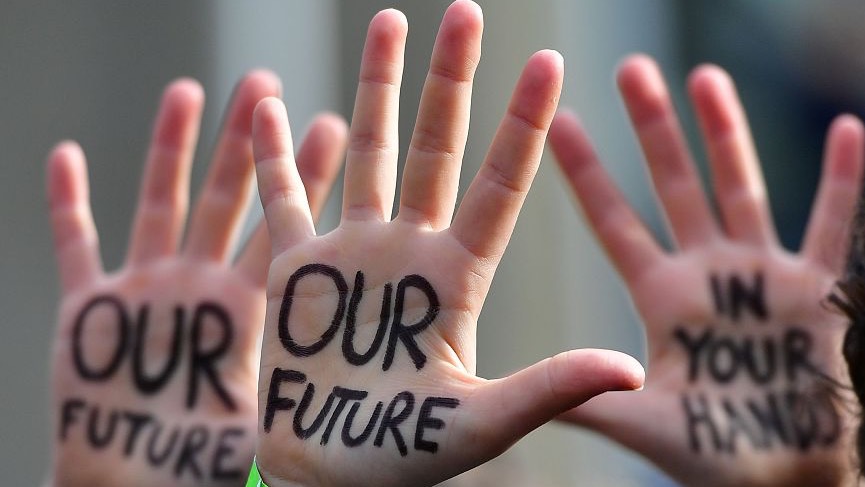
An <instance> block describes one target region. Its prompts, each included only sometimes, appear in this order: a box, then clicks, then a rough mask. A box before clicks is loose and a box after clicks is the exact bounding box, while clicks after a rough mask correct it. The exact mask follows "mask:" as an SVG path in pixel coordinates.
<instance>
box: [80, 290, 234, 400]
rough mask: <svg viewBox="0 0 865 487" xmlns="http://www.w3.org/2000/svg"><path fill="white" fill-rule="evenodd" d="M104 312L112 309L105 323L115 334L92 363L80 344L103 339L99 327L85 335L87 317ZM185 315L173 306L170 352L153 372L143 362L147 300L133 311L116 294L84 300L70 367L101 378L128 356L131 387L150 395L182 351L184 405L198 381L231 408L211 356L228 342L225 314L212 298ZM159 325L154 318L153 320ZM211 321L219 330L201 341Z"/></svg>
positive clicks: (229, 325) (94, 379)
mask: <svg viewBox="0 0 865 487" xmlns="http://www.w3.org/2000/svg"><path fill="white" fill-rule="evenodd" d="M100 310H102V313H100V314H99V315H98V316H96V317H94V313H98V312H99V311H100ZM105 312H108V313H111V314H112V315H113V319H112V320H111V323H112V324H113V325H114V326H115V327H116V329H117V333H115V334H114V336H115V337H116V339H115V341H114V344H113V351H112V353H111V354H110V358H109V360H108V361H107V362H106V363H102V364H98V363H94V362H95V361H94V360H92V359H88V357H87V356H86V354H85V352H84V344H85V343H87V342H88V341H90V342H101V341H104V340H105V336H106V334H105V333H102V332H99V336H98V337H92V338H89V337H88V329H89V327H90V326H92V325H91V323H93V322H95V321H96V320H101V319H104V316H105V314H104V313H105ZM191 315H192V316H191V317H188V316H187V311H186V309H185V308H183V307H182V306H176V307H175V308H174V323H173V325H174V327H173V331H172V338H171V342H170V343H171V345H170V354H169V356H168V360H167V361H165V363H164V364H163V365H162V367H161V370H158V371H156V372H153V369H154V368H153V366H152V364H148V363H146V362H147V360H146V357H147V355H148V354H147V340H146V337H147V329H148V327H149V326H150V320H149V319H148V318H149V316H150V305H148V304H144V305H142V306H140V307H139V308H138V310H137V312H135V314H134V315H133V314H132V313H131V312H130V310H129V309H127V307H126V305H125V304H124V303H123V302H122V301H121V300H120V299H118V298H116V297H114V296H110V295H104V296H97V297H95V298H93V299H91V300H90V301H89V302H88V303H87V304H86V305H85V306H84V308H83V309H82V310H81V312H80V313H79V314H78V316H77V317H76V319H75V323H74V324H73V327H72V359H73V362H74V365H75V370H76V371H77V372H78V375H79V376H80V377H81V378H82V379H84V380H87V381H92V382H102V381H107V380H109V379H110V378H112V377H113V376H114V375H115V374H116V373H117V372H118V370H119V369H120V366H121V365H122V364H123V362H124V360H128V361H129V362H130V370H131V372H132V380H133V384H135V388H136V389H137V390H138V391H139V392H141V393H142V394H145V395H153V394H156V393H158V392H159V391H161V390H162V389H163V388H164V387H165V386H166V385H167V384H168V382H169V381H170V379H171V377H172V376H173V375H174V374H175V372H177V371H178V370H181V367H180V362H181V360H182V358H183V357H184V354H185V356H186V357H188V360H189V367H188V370H189V372H188V376H187V380H188V383H189V387H188V388H187V394H186V407H187V409H193V408H194V407H195V405H196V403H197V401H198V396H199V393H200V384H201V383H204V382H209V383H210V386H211V387H212V388H213V391H214V392H215V393H216V395H217V397H219V399H220V401H222V403H223V405H224V406H225V407H226V408H227V409H228V410H230V411H234V410H235V409H236V406H235V404H234V400H233V399H232V398H231V396H230V395H229V394H228V391H227V390H226V389H225V386H224V385H223V384H222V380H221V379H220V377H219V374H218V373H217V368H216V364H217V362H218V361H219V360H220V359H221V358H222V357H223V356H224V355H225V354H226V352H228V348H229V346H230V345H231V341H232V337H233V326H232V323H231V318H230V317H229V315H228V313H227V312H226V311H225V309H224V308H223V307H222V306H220V305H219V304H216V303H213V302H203V303H200V304H198V305H197V306H196V307H195V309H194V311H193V312H192V313H191ZM164 325H165V324H163V323H159V324H158V325H157V326H164ZM214 325H215V326H216V327H217V329H218V331H219V337H218V340H217V341H216V342H215V344H214V345H211V346H209V347H206V346H205V344H204V341H205V340H204V330H205V327H213V326H214ZM93 333H96V332H95V331H94V332H93ZM207 342H208V343H210V342H212V337H210V336H208V339H207ZM148 371H151V372H148Z"/></svg>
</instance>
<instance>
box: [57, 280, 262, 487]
mask: <svg viewBox="0 0 865 487" xmlns="http://www.w3.org/2000/svg"><path fill="white" fill-rule="evenodd" d="M150 307H151V305H149V304H144V305H142V306H140V307H138V308H137V309H135V310H130V309H129V308H128V307H127V305H126V303H124V302H123V301H122V300H121V299H119V298H118V297H116V296H112V295H101V296H97V297H95V298H93V299H91V300H90V301H89V302H88V303H87V304H85V305H84V307H83V308H82V310H81V311H80V312H79V314H78V316H77V317H76V319H75V322H74V323H73V326H72V365H73V366H74V370H75V372H76V373H77V374H78V377H79V378H81V379H82V380H83V381H85V382H91V383H104V382H107V381H109V380H111V379H112V378H115V377H117V376H118V374H122V373H123V372H124V371H125V370H126V369H128V373H129V374H130V375H129V376H128V378H124V379H123V380H125V381H127V383H131V384H132V385H133V386H134V387H135V390H136V391H137V392H138V393H139V394H141V396H145V397H149V396H158V395H160V394H161V393H162V392H163V390H164V389H165V387H166V386H168V385H169V383H171V380H172V378H174V377H175V376H176V375H177V374H178V373H180V374H183V373H184V371H185V377H182V379H185V384H186V395H185V400H183V401H182V403H181V404H179V405H178V406H179V408H178V413H180V412H182V411H183V410H184V409H185V410H187V411H192V410H194V409H196V408H197V407H198V404H199V399H200V396H201V395H202V393H203V390H204V391H206V390H210V391H211V392H212V393H213V395H214V398H215V399H217V400H218V401H219V403H221V404H222V406H223V407H224V409H225V410H227V411H235V410H236V406H235V402H234V399H233V398H232V397H231V396H230V395H229V394H228V391H227V389H226V388H225V386H224V385H223V382H222V378H221V377H220V376H219V373H218V368H217V364H218V362H219V361H220V360H221V359H223V358H224V356H225V354H226V353H227V352H228V349H229V347H230V345H231V342H232V339H233V334H234V325H233V323H232V322H231V319H230V317H229V314H228V312H227V311H226V310H225V308H223V307H222V306H220V305H219V304H217V303H213V302H203V303H199V304H198V305H196V306H195V307H194V308H193V309H192V310H191V312H188V311H189V310H187V309H186V308H184V307H183V306H175V307H174V309H173V311H174V320H173V323H153V324H152V328H151V323H150ZM133 311H134V312H133ZM106 325H107V326H110V327H113V329H114V330H115V332H114V333H107V334H106V333H104V332H102V331H101V330H100V329H99V328H104V326H106ZM171 325H173V326H172V327H171V328H169V326H171ZM97 327H99V328H97ZM148 329H151V332H150V334H153V335H157V334H158V333H159V331H156V330H159V329H161V330H171V333H170V335H168V336H170V340H167V342H166V343H165V344H164V345H162V344H160V345H159V348H162V347H163V346H164V347H166V349H165V352H166V353H165V355H166V358H164V359H157V360H154V359H153V357H155V356H160V354H158V353H150V354H149V353H148V339H147V337H148V335H149V333H148ZM205 336H206V337H207V339H205ZM112 337H113V338H112ZM156 341H157V340H153V342H156ZM87 344H105V345H107V350H108V354H107V359H106V358H104V357H103V358H98V357H97V358H94V357H92V356H88V353H87V351H88V350H89V347H88V346H86V345H87ZM90 346H91V347H92V345H90ZM150 346H153V345H152V344H151V345H150ZM99 355H104V354H99ZM184 361H186V362H188V365H186V366H185V367H184V366H183V364H182V362H184ZM153 362H155V363H153ZM124 364H126V365H127V367H126V368H124V367H123V366H124ZM208 385H209V386H210V387H209V388H208V389H205V388H206V387H207V386H208ZM107 387H111V388H112V389H111V390H114V389H115V388H116V386H107ZM109 392H110V391H109ZM109 395H110V394H109ZM141 400H142V399H137V400H136V402H140V401H141ZM73 435H74V437H75V438H76V439H78V440H79V441H81V442H83V443H84V444H86V445H89V446H90V447H91V448H93V449H94V450H106V449H109V448H110V449H113V450H116V451H119V452H121V453H122V455H123V457H124V458H131V457H135V458H137V459H141V460H143V461H145V462H146V463H147V465H149V466H150V467H151V468H161V469H168V470H170V472H171V474H173V475H174V476H175V477H177V478H192V479H196V480H203V479H209V480H237V481H240V480H242V477H243V474H244V467H245V466H246V463H247V462H248V461H249V459H248V456H249V454H248V452H246V451H243V448H242V445H244V444H248V440H246V439H245V438H244V437H245V436H246V429H245V428H240V427H231V426H229V427H222V428H216V427H213V426H210V425H207V424H192V423H191V422H189V421H184V422H181V423H174V422H173V421H170V420H165V418H160V417H159V416H158V415H157V414H154V412H153V411H147V410H143V411H141V410H139V411H136V410H130V409H116V408H108V407H105V406H103V405H100V404H99V403H98V401H93V400H85V399H84V398H81V397H68V398H65V399H64V400H63V402H62V404H61V406H60V440H61V441H67V439H68V438H69V437H72V436H73Z"/></svg>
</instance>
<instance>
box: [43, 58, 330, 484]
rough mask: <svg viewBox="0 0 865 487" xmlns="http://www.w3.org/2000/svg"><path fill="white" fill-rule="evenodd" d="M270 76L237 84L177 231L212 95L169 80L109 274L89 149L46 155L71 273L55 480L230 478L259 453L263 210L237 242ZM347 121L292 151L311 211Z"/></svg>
mask: <svg viewBox="0 0 865 487" xmlns="http://www.w3.org/2000/svg"><path fill="white" fill-rule="evenodd" d="M279 92H280V83H279V80H278V79H277V78H276V76H275V75H273V74H271V73H269V72H265V71H256V72H252V73H250V74H249V75H247V76H246V77H245V78H244V79H243V80H242V81H241V82H240V83H239V84H238V86H237V88H236V91H235V95H234V100H233V102H232V103H231V105H230V107H229V109H228V112H227V115H226V119H225V121H224V125H223V130H222V135H221V138H220V140H219V144H218V145H217V148H216V151H215V154H214V158H213V162H212V164H211V168H210V170H209V172H208V176H207V180H206V182H205V184H204V188H203V189H202V191H201V196H200V197H199V198H198V201H197V203H196V206H195V208H194V211H193V214H192V218H191V221H190V224H189V230H188V232H187V234H186V237H185V241H184V242H183V244H182V245H181V244H180V240H181V236H182V232H183V228H184V220H185V218H186V208H187V206H188V199H189V196H188V192H189V188H188V186H189V184H188V179H189V169H190V166H191V163H192V159H193V152H194V150H195V145H196V139H197V132H198V127H199V121H200V117H201V111H202V107H203V103H204V94H203V92H202V89H201V87H200V86H199V85H198V84H197V83H196V82H194V81H192V80H188V79H181V80H178V81H175V82H174V83H172V84H171V85H169V86H168V88H167V89H166V90H165V93H164V95H163V99H162V103H161V106H160V110H159V114H158V116H157V119H156V124H155V128H154V134H153V139H152V144H151V147H150V151H149V154H148V157H147V164H146V168H145V174H144V177H143V180H142V186H141V194H140V201H139V204H138V210H137V213H136V216H135V221H134V226H133V231H132V237H131V241H130V247H129V252H128V256H127V260H126V264H125V265H124V266H123V268H122V269H120V270H119V271H116V272H114V273H112V274H105V272H104V271H103V269H102V264H101V262H100V257H99V248H98V243H97V235H96V229H95V226H94V222H93V218H92V215H91V212H90V204H89V201H88V186H87V173H86V172H87V171H86V164H85V160H84V154H83V153H82V151H81V149H80V148H79V147H78V145H76V144H75V143H72V142H64V143H62V144H60V145H58V146H57V148H56V149H55V150H54V152H53V153H52V154H51V156H50V158H49V163H48V164H49V165H48V172H49V173H48V195H49V199H50V207H51V220H52V225H53V230H54V236H55V243H56V254H57V258H58V262H59V267H60V277H61V280H62V286H63V299H62V302H61V305H60V314H59V319H58V321H59V326H58V329H57V336H56V339H55V346H54V354H53V355H54V356H53V375H52V378H53V414H54V422H55V425H56V434H57V436H56V441H55V448H54V464H53V468H52V475H51V477H52V480H51V481H52V485H56V486H73V487H75V486H88V487H93V486H111V487H115V486H118V485H125V486H166V485H172V486H236V485H238V484H240V483H242V482H243V479H244V478H245V476H246V474H247V472H248V467H249V462H251V460H252V455H253V450H254V443H255V435H256V418H257V404H256V395H255V391H256V384H257V373H258V369H257V364H258V357H259V353H258V349H259V343H260V338H261V333H262V325H263V320H264V308H265V293H264V286H265V282H266V275H267V266H268V264H269V263H270V258H269V257H270V254H269V252H270V243H269V238H268V234H267V229H266V227H265V226H264V224H263V222H262V224H261V225H260V227H259V228H258V229H257V230H256V232H255V233H254V234H253V236H252V238H251V240H250V241H249V242H248V244H247V245H246V247H245V249H244V251H243V252H242V253H241V254H240V256H239V258H238V259H237V261H236V262H234V263H232V262H231V252H232V248H233V245H234V243H235V240H236V237H237V234H238V230H239V228H240V225H241V223H242V220H243V217H244V216H245V214H246V208H247V204H248V200H249V193H250V190H251V184H250V183H251V180H252V177H253V172H254V171H253V166H254V165H253V159H252V111H253V109H254V107H255V105H256V103H257V102H258V101H259V100H261V99H262V98H264V97H267V96H277V95H278V94H279ZM346 138H347V129H346V127H345V122H343V121H342V120H341V119H339V118H338V117H336V116H333V115H323V116H320V117H319V118H317V119H316V120H315V121H314V122H313V124H312V127H311V129H310V132H309V134H308V136H307V138H306V140H305V142H304V144H303V145H302V146H301V149H300V151H299V153H298V168H299V170H300V173H301V177H302V178H303V179H304V183H305V184H306V194H307V195H308V196H309V205H310V208H311V209H312V211H313V214H315V213H317V212H318V210H319V209H320V208H321V206H322V203H323V201H324V199H325V197H326V194H327V192H328V190H329V188H330V186H331V183H332V182H333V180H334V178H335V176H336V173H337V170H338V168H339V164H340V162H341V159H342V156H343V153H344V147H345V142H346Z"/></svg>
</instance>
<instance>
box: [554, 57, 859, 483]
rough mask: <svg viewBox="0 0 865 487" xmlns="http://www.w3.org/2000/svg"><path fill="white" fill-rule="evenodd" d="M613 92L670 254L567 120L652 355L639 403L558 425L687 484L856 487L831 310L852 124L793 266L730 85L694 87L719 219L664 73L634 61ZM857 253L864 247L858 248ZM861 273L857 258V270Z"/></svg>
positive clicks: (568, 156) (578, 175)
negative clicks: (575, 428) (642, 163)
mask: <svg viewBox="0 0 865 487" xmlns="http://www.w3.org/2000/svg"><path fill="white" fill-rule="evenodd" d="M618 83H619V88H620V89H621V92H622V96H623V98H624V101H625V105H626V107H627V110H628V114H629V115H630V118H631V121H632V124H633V125H634V128H635V130H636V133H637V137H638V139H639V142H640V144H641V146H642V149H643V153H644V154H645V158H646V161H647V163H648V169H649V173H650V174H651V177H652V182H653V185H654V188H655V191H656V193H657V195H658V199H659V200H660V204H661V208H662V210H663V213H664V216H665V217H666V220H667V222H668V224H669V227H670V230H671V232H672V236H673V241H674V249H672V250H664V249H663V248H662V247H661V246H660V245H659V244H658V242H657V241H656V240H655V239H654V238H653V237H652V235H651V234H650V232H649V231H648V230H647V229H646V228H645V226H644V225H643V224H642V223H641V222H640V221H639V219H638V217H637V216H636V214H635V212H634V211H633V209H632V208H631V207H630V206H629V204H628V203H627V201H626V199H625V198H624V196H623V195H622V194H621V193H620V192H619V191H618V190H617V188H616V186H615V184H614V183H613V182H612V181H611V179H610V177H609V176H608V175H607V174H606V172H605V171H604V169H603V168H602V166H601V164H600V163H599V161H598V160H597V156H596V155H595V153H594V151H593V150H592V147H591V145H590V143H589V140H588V137H587V135H586V134H585V132H584V130H583V129H582V128H581V127H580V124H579V122H578V120H577V119H576V117H575V116H574V115H572V114H570V113H568V112H563V113H561V114H560V115H559V116H558V117H557V118H556V119H555V120H554V121H553V124H552V128H551V130H550V136H549V140H550V144H551V146H552V149H553V152H554V153H555V155H556V158H557V160H558V162H559V164H560V165H561V168H562V171H563V173H564V175H565V177H566V178H567V180H568V182H569V183H570V185H571V187H572V189H573V191H574V193H575V194H576V195H577V197H578V199H579V201H580V204H581V206H582V208H583V211H584V213H585V216H586V219H587V220H588V222H589V224H590V225H591V227H592V229H593V230H594V232H595V234H596V235H597V238H598V240H599V241H600V243H601V244H602V245H603V247H604V249H605V250H606V252H607V255H608V256H609V258H610V260H611V261H612V263H613V265H615V267H616V269H617V270H618V272H619V274H620V275H621V276H622V278H623V279H624V281H625V284H626V286H627V288H628V292H629V293H630V296H631V299H632V301H633V304H634V305H635V307H636V309H637V312H638V313H639V315H640V317H641V318H642V320H643V323H644V325H645V329H646V336H647V341H648V348H649V354H648V362H649V363H648V376H647V378H646V387H645V389H644V390H643V391H641V392H637V393H634V394H626V395H625V394H605V395H603V396H601V397H598V398H595V399H593V400H592V401H590V402H589V403H587V404H585V405H583V406H581V407H579V408H576V409H573V410H572V411H570V412H568V413H567V414H565V415H563V419H564V420H565V421H568V422H571V423H574V424H577V425H580V426H585V427H588V428H590V429H592V430H595V431H597V432H599V433H601V434H603V435H605V436H607V437H609V438H611V439H613V440H615V441H617V442H619V443H621V444H622V445H624V446H626V447H628V448H630V449H632V450H634V451H636V452H638V453H640V454H642V455H643V456H645V457H646V458H648V459H649V460H650V461H652V462H654V463H655V464H656V465H658V466H659V467H660V468H662V469H663V470H664V471H666V472H667V473H668V474H670V475H671V476H672V477H673V478H674V479H676V480H678V481H680V482H682V483H683V484H685V485H694V486H703V487H705V486H775V485H777V486H785V487H789V486H832V485H848V484H851V483H852V479H851V470H852V469H851V464H850V444H851V443H850V435H849V434H848V432H849V430H850V423H851V420H852V418H851V414H850V407H849V405H848V404H847V403H846V402H845V398H844V396H845V394H846V392H845V391H846V388H845V387H844V384H846V383H847V382H848V381H847V380H846V378H845V377H844V373H843V357H842V355H841V353H840V350H841V341H842V337H843V335H844V324H843V319H842V318H841V317H840V316H839V315H838V313H835V312H833V311H832V310H831V309H830V308H831V307H830V306H827V305H826V302H825V299H824V298H825V296H826V295H827V293H828V292H829V290H830V289H831V288H832V286H833V283H834V281H835V280H836V279H837V278H838V276H839V273H840V270H841V267H842V264H843V259H844V254H845V248H846V246H845V242H846V241H847V234H848V224H847V223H848V220H849V219H850V216H851V215H852V212H853V208H854V202H855V201H856V198H857V197H858V195H859V194H860V192H861V190H862V185H861V179H862V174H863V152H862V144H863V138H865V136H863V127H862V124H861V122H860V121H859V120H858V119H856V118H854V117H852V116H849V115H844V116H841V117H839V118H838V119H836V120H835V122H834V123H833V124H832V126H831V128H830V129H829V134H828V137H827V144H826V151H825V157H824V162H823V175H822V178H821V181H820V187H819V190H818V193H817V197H816V200H815V202H814V206H813V212H812V215H811V218H810V222H809V224H808V228H807V231H806V234H805V238H804V244H803V246H802V248H801V250H800V251H799V252H798V253H792V252H789V251H787V250H785V249H784V248H782V247H781V246H780V244H779V243H778V240H777V238H776V235H775V230H774V228H773V225H772V219H771V214H770V210H769V204H768V199H767V195H766V188H765V185H764V183H763V179H762V175H761V173H760V165H759V162H758V158H757V154H756V151H755V148H754V145H753V142H752V140H751V135H750V133H749V129H748V124H747V121H746V118H745V113H744V110H743V109H742V106H741V104H740V102H739V100H738V97H737V95H736V90H735V87H734V85H733V82H732V80H731V79H730V77H729V76H728V75H727V74H726V73H725V72H724V71H722V70H721V69H720V68H718V67H716V66H711V65H705V66H700V67H698V68H697V69H695V70H694V71H693V73H692V74H691V76H690V78H689V80H688V88H689V91H690V95H691V100H692V103H693V105H694V108H695V110H696V114H697V119H698V120H699V122H700V128H701V130H702V134H703V140H704V142H705V147H706V152H707V154H708V159H709V162H710V168H711V173H712V186H713V190H714V202H713V203H714V205H712V203H710V200H709V198H708V197H707V196H706V193H705V192H704V190H703V188H702V185H701V183H700V179H699V177H698V173H697V171H696V169H695V167H694V164H693V162H692V160H691V156H690V153H689V151H688V148H687V144H686V142H685V137H684V135H683V133H682V130H681V128H680V126H679V123H678V120H677V117H676V114H675V111H674V109H673V106H672V103H671V101H670V96H669V93H668V92H667V89H666V86H665V83H664V80H663V78H662V76H661V73H660V70H659V69H658V67H657V65H656V64H655V63H654V62H653V61H652V60H651V59H649V58H647V57H646V56H642V55H637V56H633V57H630V58H628V59H627V60H626V61H625V62H624V63H623V64H622V66H621V68H620V69H619V73H618ZM713 206H715V207H717V213H718V217H717V218H716V216H715V214H714V212H713ZM859 223H860V224H859V226H858V227H857V229H858V231H859V233H861V229H862V225H861V221H860V222H859ZM861 243H862V239H861V236H860V239H859V240H857V241H856V243H855V244H854V249H856V248H857V244H861ZM861 259H862V254H861V249H859V253H855V254H854V260H855V261H856V264H857V265H861V262H862V260H861ZM842 289H845V290H847V289H848V288H845V287H842ZM860 289H861V288H859V287H854V288H852V290H853V291H854V293H853V299H854V301H853V302H852V305H853V306H861V303H862V301H859V300H858V299H859V298H858V297H857V296H860ZM849 294H850V293H848V295H849ZM856 309H857V312H858V314H855V315H854V316H853V317H854V318H855V319H861V316H863V315H862V314H861V312H859V311H861V308H856ZM854 322H855V320H854ZM859 329H860V328H856V330H859ZM851 336H853V338H852V339H853V340H854V341H855V340H857V338H856V337H858V335H856V333H854V332H851V334H848V337H851ZM850 341H851V339H850V338H848V345H847V347H846V348H845V351H849V350H851V349H852V348H853V346H852V345H850V344H849V342H850ZM856 343H857V345H856V348H857V353H860V354H861V347H859V345H858V343H861V342H856ZM852 363H856V364H859V363H861V362H852ZM854 368H855V370H856V371H858V372H857V373H859V374H861V373H862V371H863V370H865V369H863V368H862V367H861V366H858V367H854ZM851 372H853V369H851ZM855 378H856V375H854V379H855ZM859 382H861V381H859ZM854 384H857V381H856V380H854ZM858 387H860V388H861V387H862V386H861V384H859V385H858Z"/></svg>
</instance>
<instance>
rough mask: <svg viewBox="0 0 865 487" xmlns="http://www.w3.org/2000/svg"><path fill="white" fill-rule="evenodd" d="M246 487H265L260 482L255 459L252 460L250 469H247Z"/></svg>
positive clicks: (262, 481) (265, 486) (262, 482)
mask: <svg viewBox="0 0 865 487" xmlns="http://www.w3.org/2000/svg"><path fill="white" fill-rule="evenodd" d="M246 487H267V484H265V483H264V480H261V474H259V473H258V465H256V463H255V459H254V458H253V459H252V468H250V469H249V479H248V480H247V481H246Z"/></svg>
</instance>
